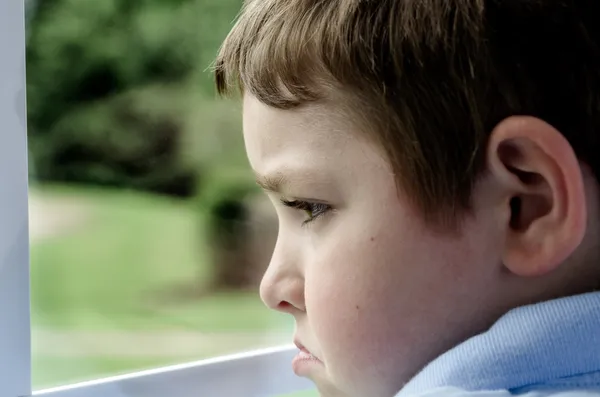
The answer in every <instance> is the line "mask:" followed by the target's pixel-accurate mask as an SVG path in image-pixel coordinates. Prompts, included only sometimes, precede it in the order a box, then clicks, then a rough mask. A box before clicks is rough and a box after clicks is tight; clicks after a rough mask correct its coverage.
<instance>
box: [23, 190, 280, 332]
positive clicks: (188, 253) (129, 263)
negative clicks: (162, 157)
mask: <svg viewBox="0 0 600 397" xmlns="http://www.w3.org/2000/svg"><path fill="white" fill-rule="evenodd" d="M34 192H38V193H39V194H44V195H46V196H53V197H57V196H58V197H61V196H63V197H68V198H69V199H70V200H75V202H79V203H81V204H83V205H84V206H87V207H89V209H90V211H89V212H90V214H89V219H87V221H86V222H85V225H83V226H82V227H81V228H79V229H78V230H76V232H75V233H73V234H67V235H65V236H61V237H57V238H52V239H50V240H47V241H43V242H41V243H39V244H33V245H32V249H31V288H32V312H33V324H34V326H41V327H52V328H56V327H59V328H68V329H94V330H98V329H115V328H117V329H144V330H149V329H168V328H174V329H177V330H181V329H182V328H189V329H191V330H194V331H204V332H215V331H217V332H218V331H240V330H253V331H260V330H266V329H272V328H273V327H274V326H281V325H282V318H281V316H279V315H277V314H275V313H271V312H270V311H269V310H266V309H265V308H264V306H263V304H262V303H261V302H260V299H259V297H258V293H257V292H232V293H220V294H213V295H209V296H205V297H202V298H200V299H196V300H193V299H187V300H186V301H172V300H171V298H170V296H171V295H172V293H173V292H180V291H182V290H183V289H190V288H191V287H193V286H197V287H198V288H203V287H205V286H206V285H207V284H208V282H209V280H210V275H211V272H210V264H209V258H208V256H207V250H206V246H205V243H206V242H205V238H204V236H203V230H202V222H201V219H200V215H199V214H198V213H197V212H196V211H194V209H193V206H192V205H190V204H188V203H187V202H180V201H176V200H171V199H166V198H162V197H153V196H148V195H144V194H140V193H131V192H120V191H116V192H115V191H102V190H91V189H90V190H79V189H69V188H52V189H48V188H45V189H42V190H40V189H34ZM165 293H167V295H165ZM284 326H286V327H288V324H287V323H284Z"/></svg>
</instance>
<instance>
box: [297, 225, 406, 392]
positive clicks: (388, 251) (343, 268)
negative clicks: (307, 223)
mask: <svg viewBox="0 0 600 397" xmlns="http://www.w3.org/2000/svg"><path fill="white" fill-rule="evenodd" d="M383 226H384V228H383V229H381V228H380V230H382V231H381V232H379V231H378V230H377V229H373V228H369V227H368V225H365V224H363V227H360V228H357V227H354V228H348V227H346V228H344V229H342V230H340V231H339V233H338V234H337V237H336V239H335V241H333V240H332V239H330V240H329V241H327V242H326V243H323V244H319V245H316V246H315V249H314V252H313V255H312V258H310V259H309V263H310V268H309V269H307V270H309V271H307V273H306V305H307V313H308V320H309V322H310V327H311V329H312V331H313V333H314V336H315V338H316V339H317V341H318V343H319V348H320V352H321V354H322V355H323V358H324V360H325V362H326V363H327V366H328V370H329V371H330V374H331V377H332V378H333V379H336V380H337V381H338V382H337V383H338V384H340V385H345V386H347V387H352V388H353V389H357V390H360V389H363V388H365V389H364V390H365V392H367V391H368V392H369V393H370V394H371V392H372V391H373V387H376V388H379V387H385V385H386V384H388V385H389V383H390V379H389V378H391V377H394V376H395V374H397V372H398V365H399V364H400V363H399V361H400V360H401V359H400V358H401V357H403V356H404V354H403V353H404V351H403V346H406V345H407V343H406V340H405V337H406V335H404V334H403V332H402V329H403V318H405V317H406V313H403V309H402V308H403V307H404V306H405V305H402V304H401V301H400V299H399V297H400V296H401V294H399V290H400V289H401V288H402V284H403V280H406V279H410V277H411V275H410V272H408V273H403V271H402V267H401V264H402V262H403V256H405V255H404V252H403V251H404V250H403V247H401V246H399V245H398V244H397V241H395V239H394V238H393V236H394V235H396V233H395V232H394V230H393V228H392V227H387V228H386V227H385V224H383ZM344 231H345V232H344ZM383 231H385V233H384V232H383ZM365 379H368V380H369V385H368V387H367V385H361V384H360V382H361V380H365ZM386 381H387V382H386ZM377 384H380V385H379V386H377ZM392 388H393V387H392ZM390 390H391V389H390ZM386 392H387V390H386ZM394 392H395V391H392V392H390V394H392V393H394ZM384 394H385V393H384ZM365 395H366V394H365ZM371 395H372V394H371Z"/></svg>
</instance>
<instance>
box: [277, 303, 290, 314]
mask: <svg viewBox="0 0 600 397" xmlns="http://www.w3.org/2000/svg"><path fill="white" fill-rule="evenodd" d="M291 309H292V304H291V303H290V302H287V301H281V302H279V304H278V305H277V310H281V311H284V312H289V311H290V310H291Z"/></svg>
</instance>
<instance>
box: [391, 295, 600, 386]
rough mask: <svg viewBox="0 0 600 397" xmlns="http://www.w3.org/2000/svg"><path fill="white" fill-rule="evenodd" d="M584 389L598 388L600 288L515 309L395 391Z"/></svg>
mask: <svg viewBox="0 0 600 397" xmlns="http://www.w3.org/2000/svg"><path fill="white" fill-rule="evenodd" d="M488 391H489V392H488ZM586 391H592V392H595V393H598V394H600V292H594V293H588V294H583V295H577V296H572V297H567V298H562V299H557V300H552V301H547V302H543V303H539V304H535V305H528V306H523V307H519V308H516V309H513V310H511V311H510V312H508V313H507V314H506V315H504V316H503V317H501V318H500V319H499V320H498V321H497V322H496V323H495V324H494V325H493V326H492V327H491V328H490V329H489V330H488V331H486V332H484V333H482V334H480V335H477V336H475V337H473V338H471V339H468V340H467V341H465V342H463V343H461V344H460V345H458V346H456V347H454V348H453V349H451V350H449V351H448V352H446V353H445V354H443V355H441V356H440V357H438V358H437V359H435V360H434V361H432V362H431V363H430V364H429V365H427V366H426V367H425V368H424V369H423V370H422V371H421V372H420V373H419V374H417V375H416V376H415V377H414V378H413V379H412V380H411V381H410V382H408V383H407V384H406V385H405V387H404V388H403V389H402V390H401V391H400V392H399V393H398V394H397V395H396V397H407V396H414V395H422V396H431V397H434V396H451V397H460V396H463V395H465V396H467V395H468V396H470V397H475V396H486V397H501V396H510V395H514V394H520V395H524V394H527V396H528V397H533V396H547V395H550V394H552V395H554V394H556V396H557V397H558V396H559V395H560V396H567V395H568V396H575V395H577V396H579V395H582V396H583V395H585V392H586ZM564 392H569V393H564ZM571 392H577V393H571ZM596 395H597V394H596Z"/></svg>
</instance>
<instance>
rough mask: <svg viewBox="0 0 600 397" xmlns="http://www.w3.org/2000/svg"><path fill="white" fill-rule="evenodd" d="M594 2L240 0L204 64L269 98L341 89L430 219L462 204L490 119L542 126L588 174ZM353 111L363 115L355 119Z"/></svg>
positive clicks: (596, 123)
mask: <svg viewBox="0 0 600 397" xmlns="http://www.w3.org/2000/svg"><path fill="white" fill-rule="evenodd" d="M599 10H600V2H599V1H598V0H581V1H578V0H563V1H560V0H547V1H546V0H518V1H517V0H514V1H513V0H250V1H247V2H246V3H245V6H244V8H243V9H242V12H241V14H240V16H239V18H238V20H237V22H236V24H235V26H234V27H233V29H232V30H231V32H230V33H229V35H228V36H227V38H226V40H225V42H224V43H223V45H222V47H221V50H220V52H219V55H218V58H217V61H216V70H215V73H216V84H217V89H218V91H219V93H221V94H226V93H229V92H231V88H232V87H235V86H238V87H240V88H241V89H242V90H246V91H248V92H250V93H252V94H253V95H255V96H256V97H257V98H258V99H259V100H260V101H262V102H264V103H266V104H268V105H270V106H274V107H277V108H284V109H287V108H293V107H295V106H300V105H302V104H304V103H307V102H311V101H320V100H327V99H328V97H330V94H331V93H332V92H336V91H338V92H342V93H343V95H344V97H346V98H348V99H350V100H351V101H353V102H351V103H353V104H354V106H353V107H352V109H353V111H354V112H355V113H356V115H357V116H358V117H360V116H361V114H362V116H364V115H365V114H368V118H366V119H367V120H368V121H369V122H370V123H372V126H371V128H368V129H366V130H367V131H368V132H370V133H371V134H372V135H373V136H372V138H373V139H374V141H375V142H377V143H379V144H380V145H381V147H382V148H383V149H384V150H385V151H386V153H387V155H388V157H389V161H390V163H391V166H392V167H393V169H394V171H395V172H396V174H397V176H398V184H399V187H400V188H402V189H404V190H405V191H406V192H407V193H408V195H409V197H411V198H412V199H413V200H414V202H415V204H416V205H417V206H418V207H419V209H421V210H422V211H423V214H424V215H425V216H426V217H427V218H428V219H430V220H435V221H450V222H452V223H454V222H453V221H455V220H457V219H458V215H460V214H461V213H463V212H464V211H465V210H468V209H469V205H470V198H471V192H472V188H473V185H474V184H475V181H476V179H477V177H478V176H479V175H480V173H481V172H483V171H484V168H485V150H484V149H485V145H486V143H487V139H488V136H489V134H490V132H491V131H492V130H493V128H494V126H495V125H496V124H497V123H498V122H500V121H501V120H502V119H504V118H506V117H508V116H511V115H518V114H520V115H531V116H536V117H539V118H541V119H543V120H545V121H547V122H548V123H550V124H552V125H553V126H554V127H556V128H557V129H558V130H559V131H561V132H562V133H563V135H564V136H565V137H566V138H567V140H568V141H569V142H570V144H571V145H572V146H573V148H574V150H575V152H576V153H577V155H578V156H579V158H580V159H581V160H582V161H584V162H586V163H587V164H589V165H590V166H591V167H592V169H593V171H594V173H595V175H596V176H597V175H599V172H600V145H599V135H598V132H597V131H598V129H599V128H600V49H599V45H600V24H599V23H598V22H597V21H598V17H600V13H599V12H598V11H599ZM363 119H365V117H363Z"/></svg>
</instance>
